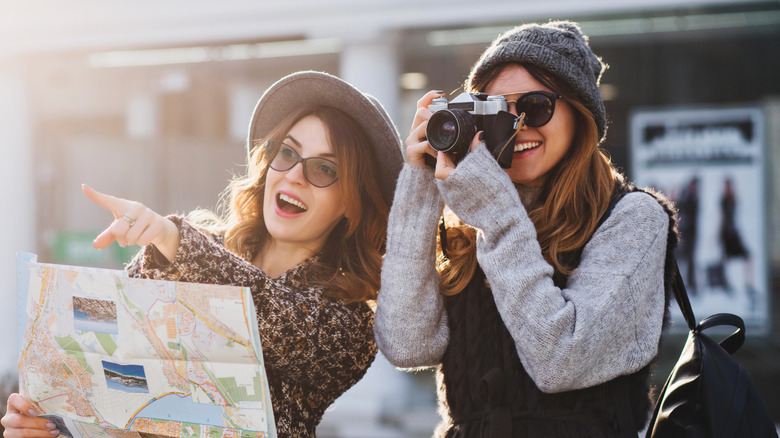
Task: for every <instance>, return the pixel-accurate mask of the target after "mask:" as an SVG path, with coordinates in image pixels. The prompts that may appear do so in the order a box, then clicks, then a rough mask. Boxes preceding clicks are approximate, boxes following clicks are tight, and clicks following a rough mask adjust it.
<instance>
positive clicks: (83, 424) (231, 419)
mask: <svg viewBox="0 0 780 438" xmlns="http://www.w3.org/2000/svg"><path fill="white" fill-rule="evenodd" d="M17 285H18V286H17V288H18V290H17V293H18V296H19V339H18V342H19V351H20V356H19V388H20V391H21V393H22V395H24V396H25V398H27V399H28V400H30V401H31V402H33V404H35V405H36V407H37V408H38V409H39V410H40V411H41V412H43V413H45V414H46V415H47V417H49V418H52V421H55V422H56V423H57V424H58V425H59V426H60V430H61V431H63V433H64V435H66V436H72V437H140V436H141V434H155V435H161V436H168V437H210V438H220V437H241V438H249V437H258V438H259V437H263V438H272V437H275V436H276V432H275V427H274V420H273V412H272V410H271V403H270V398H269V392H268V383H267V380H266V375H265V369H264V367H263V357H262V351H261V347H260V336H259V334H258V331H257V325H256V323H255V321H256V314H255V309H254V305H253V302H252V298H251V296H250V293H249V289H248V288H240V287H234V286H217V285H207V284H194V283H179V282H170V281H158V280H145V279H134V278H129V277H127V274H126V273H125V272H124V271H121V270H108V269H97V268H85V267H75V266H64V265H50V264H40V263H37V262H36V257H35V255H33V254H19V256H18V260H17ZM63 429H65V430H63Z"/></svg>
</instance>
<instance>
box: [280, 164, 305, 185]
mask: <svg viewBox="0 0 780 438" xmlns="http://www.w3.org/2000/svg"><path fill="white" fill-rule="evenodd" d="M284 177H285V178H286V179H287V180H288V181H290V182H292V183H297V184H304V183H305V182H306V178H305V177H304V175H303V161H299V162H297V163H295V166H293V167H292V168H291V169H290V170H288V171H287V172H286V173H285V175H284Z"/></svg>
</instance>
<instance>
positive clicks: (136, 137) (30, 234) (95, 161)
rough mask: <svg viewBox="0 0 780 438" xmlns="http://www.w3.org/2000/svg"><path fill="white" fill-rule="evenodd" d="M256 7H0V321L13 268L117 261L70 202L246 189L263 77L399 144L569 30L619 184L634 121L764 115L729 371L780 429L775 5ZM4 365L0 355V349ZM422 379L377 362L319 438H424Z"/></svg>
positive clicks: (406, 2)
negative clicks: (367, 98) (97, 243)
mask: <svg viewBox="0 0 780 438" xmlns="http://www.w3.org/2000/svg"><path fill="white" fill-rule="evenodd" d="M72 3H76V4H81V6H83V8H81V9H80V8H74V7H73V4H72ZM255 3H256V2H250V1H232V2H223V3H213V4H210V3H208V4H207V3H206V2H194V3H193V2H186V3H185V2H173V3H170V4H169V6H166V7H164V8H162V9H161V7H160V6H159V3H158V2H152V1H142V2H129V3H126V4H123V5H116V4H112V5H110V6H109V5H100V6H96V5H95V4H93V3H91V2H88V1H86V0H84V1H77V2H71V4H70V6H69V7H68V8H67V10H65V6H51V5H48V6H46V7H47V8H48V10H46V11H45V13H44V14H41V10H40V9H39V8H41V7H43V6H42V5H40V4H38V3H36V2H32V3H30V4H29V5H27V6H0V11H2V10H3V9H4V8H10V10H9V11H7V12H9V13H5V14H0V15H3V16H4V17H5V18H0V23H2V26H0V29H2V30H0V40H1V41H4V42H3V43H0V71H2V72H3V73H2V74H0V93H2V94H1V95H0V97H2V99H0V116H3V118H4V120H3V121H2V122H0V126H2V129H0V143H3V144H2V146H0V151H2V154H3V157H2V160H0V162H2V163H3V164H2V169H4V171H5V174H6V175H9V174H10V175H11V176H7V177H6V179H5V180H3V181H4V182H5V184H3V186H2V187H0V193H2V199H4V200H6V199H7V200H8V202H10V203H11V205H9V206H10V209H7V211H8V212H16V214H15V215H13V217H5V218H3V219H1V220H2V221H3V222H2V223H3V224H4V225H5V228H6V230H19V233H18V234H17V235H16V236H15V237H14V238H15V240H14V241H12V242H10V243H7V244H6V243H2V244H0V254H2V259H0V265H3V268H2V270H0V278H4V279H6V280H5V284H4V286H3V288H4V291H3V293H2V297H3V302H2V304H8V306H7V307H8V308H15V305H14V304H13V295H14V293H13V282H12V281H9V279H10V278H13V253H14V252H15V251H20V250H24V251H30V252H36V253H37V254H38V255H39V259H40V260H42V261H47V262H54V263H68V264H79V265H88V266H104V267H119V266H121V264H122V263H123V262H124V261H126V260H128V258H129V257H130V256H131V255H132V250H127V249H120V248H118V247H117V248H112V249H110V250H105V251H103V252H98V251H95V250H93V249H92V247H91V240H92V238H93V237H94V236H95V235H96V234H97V233H98V232H99V231H100V230H101V227H102V226H104V225H105V224H107V223H108V221H109V220H110V218H109V217H107V213H105V212H104V211H102V210H100V209H99V208H98V207H95V206H93V205H91V204H90V203H89V202H88V201H87V200H86V199H85V198H84V197H83V196H82V194H81V190H80V185H81V184H82V183H86V184H89V185H91V186H93V187H95V188H97V189H99V190H101V191H105V192H108V193H112V194H116V195H118V196H122V197H126V198H130V199H137V200H139V201H141V202H144V203H145V204H147V205H148V206H150V207H151V208H153V209H155V210H157V211H159V212H179V213H184V212H187V211H190V210H192V209H194V208H197V207H206V208H214V207H216V206H217V201H218V199H219V196H220V193H221V191H222V190H223V189H224V187H225V185H226V183H227V181H228V179H229V178H230V177H231V175H233V174H236V173H240V172H242V165H243V162H244V159H245V154H246V152H245V140H246V139H245V137H246V131H247V125H248V121H249V117H250V115H251V112H252V110H253V107H254V104H255V103H256V101H257V99H258V98H259V97H260V95H261V94H262V92H263V90H264V89H265V88H266V87H267V86H269V85H270V84H271V83H273V81H275V80H276V79H278V78H279V77H281V76H283V75H285V74H287V73H290V72H293V71H297V70H320V71H327V72H329V73H333V74H337V75H340V76H342V77H343V78H345V79H346V80H348V81H350V82H353V83H354V84H356V85H357V86H358V87H360V88H361V89H363V90H365V91H367V92H369V93H371V94H373V95H375V96H377V97H378V98H379V99H380V100H381V101H382V102H383V103H384V104H385V106H386V107H387V108H388V110H389V112H390V113H391V115H392V116H393V118H394V120H395V121H396V123H397V125H398V127H399V130H400V132H401V133H402V135H405V134H406V133H407V132H408V130H409V125H410V123H411V120H412V117H413V113H414V110H415V102H416V100H417V99H418V98H419V97H420V96H421V95H422V94H423V93H424V91H425V90H428V89H441V90H445V91H447V92H448V93H449V92H452V93H457V92H458V91H459V87H460V85H461V84H462V82H463V81H464V79H465V78H466V76H467V73H468V71H469V68H470V66H471V64H472V63H473V62H474V61H475V60H476V59H477V57H478V55H479V54H480V53H481V51H482V50H483V49H484V48H485V47H486V45H487V44H489V42H490V41H491V40H492V39H493V38H495V36H497V35H498V34H499V33H500V32H502V31H504V30H506V29H509V28H511V27H513V26H515V25H518V24H521V23H523V22H530V21H547V20H548V19H571V20H575V21H578V22H580V23H581V25H582V28H583V31H584V32H585V33H586V34H588V35H590V37H591V45H592V46H593V48H594V51H595V52H596V53H597V54H599V55H600V56H602V57H603V59H604V60H605V61H606V62H607V63H608V64H609V65H610V69H609V70H608V71H607V72H606V74H605V75H604V77H603V80H602V94H603V96H604V98H605V100H606V104H607V113H608V114H609V115H610V119H611V121H610V126H609V131H608V136H607V142H606V143H605V145H604V146H605V149H606V150H607V151H608V152H609V153H610V155H611V156H612V158H613V161H615V162H616V163H617V164H618V166H619V167H621V168H622V169H623V170H624V171H625V172H626V173H628V174H629V176H630V177H631V176H633V175H632V173H633V171H634V169H633V168H632V161H631V160H632V157H633V156H632V147H633V146H635V145H632V136H631V132H632V131H631V130H632V117H634V116H635V115H636V114H637V113H641V112H643V111H644V112H657V111H672V110H681V109H683V110H684V109H686V108H699V109H700V108H715V109H720V108H732V107H745V106H749V107H750V108H754V109H756V110H757V111H759V112H760V113H761V117H762V125H761V126H762V127H761V129H762V132H761V136H762V139H763V141H762V146H761V147H763V148H764V149H763V151H762V154H761V155H760V162H757V163H755V164H756V166H758V167H757V168H760V169H763V173H762V175H763V176H762V177H761V178H759V179H758V180H756V182H751V184H755V187H751V188H747V189H745V190H748V191H753V192H755V193H761V194H762V195H761V196H760V198H758V200H757V201H756V203H755V204H758V205H760V207H761V208H760V209H758V210H756V211H752V212H748V213H747V214H748V215H750V214H753V215H758V216H760V217H759V218H758V222H757V223H760V224H761V227H763V228H762V230H763V231H762V232H761V233H760V234H759V235H758V237H757V239H759V240H761V241H762V244H763V246H762V247H761V252H762V254H760V255H761V256H762V257H760V258H757V259H756V260H759V261H760V263H762V264H763V265H762V266H760V267H759V268H760V269H758V270H756V272H759V273H760V275H762V276H763V277H764V278H762V279H761V280H762V281H764V283H762V284H765V285H766V288H767V290H766V291H765V296H764V298H765V299H763V300H762V301H761V302H760V305H761V306H764V309H763V310H764V311H763V313H761V315H764V317H763V319H761V321H759V322H758V324H757V326H756V329H757V330H756V331H755V333H754V332H748V342H747V344H746V346H745V347H743V349H742V350H741V351H740V352H739V353H738V357H739V359H740V360H742V361H743V363H745V365H746V367H747V368H748V371H750V372H751V375H752V377H753V379H754V380H755V381H756V382H757V386H758V387H759V389H760V390H761V391H762V394H763V395H764V397H765V398H766V399H767V402H768V403H769V404H770V409H772V412H773V415H774V416H775V418H776V420H778V421H779V422H780V394H779V393H778V392H777V391H776V390H775V389H772V388H777V387H778V385H780V328H778V326H777V324H774V323H773V321H775V320H776V319H777V318H776V316H778V315H779V314H780V178H778V177H777V174H778V172H777V171H776V170H775V169H777V168H780V2H778V1H756V2H747V1H696V2H681V1H679V2H676V1H666V0H663V1H661V0H659V1H654V0H646V1H634V2H624V1H611V0H601V1H593V2H588V5H587V6H585V5H582V4H580V2H574V1H564V0H555V1H550V2H539V3H544V4H534V5H526V4H525V3H526V2H516V1H510V0H490V1H482V2H466V1H434V2H416V1H411V0H383V1H377V2H371V3H368V2H360V1H357V0H339V1H332V2H327V5H325V3H326V2H315V1H302V0H300V1H290V2H285V4H284V5H282V4H278V5H274V6H269V5H262V6H260V5H255ZM59 8H62V9H61V10H58V9H59ZM24 20H30V21H31V22H30V23H25V22H24ZM33 20H37V21H35V22H33ZM634 143H636V142H635V141H634ZM6 168H7V169H6ZM751 205H753V204H751ZM6 216H9V215H8V213H7V214H6ZM705 238H709V237H701V238H700V239H705ZM9 255H10V256H9ZM708 310H709V309H708ZM721 311H732V309H729V308H725V309H722V310H721ZM699 316H700V317H704V316H707V315H703V314H702V315H699ZM748 322H749V323H750V321H748ZM3 328H6V326H3ZM13 328H14V327H13V326H12V325H10V324H9V326H8V330H9V331H12V330H13ZM9 339H15V337H11V338H9ZM4 342H5V341H4ZM681 344H682V338H680V337H679V335H674V334H673V335H670V336H669V341H667V342H665V343H664V345H665V349H664V351H663V352H662V360H661V364H660V366H659V370H658V376H657V379H656V380H662V379H663V378H664V376H665V374H666V373H667V371H668V369H669V368H670V367H671V361H673V360H675V359H676V355H677V354H678V353H679V348H680V346H681ZM2 348H3V352H4V353H6V352H9V353H10V351H11V349H13V348H15V345H11V344H9V345H6V344H3V345H2ZM4 356H10V354H4ZM432 376H433V374H432V373H431V372H428V371H426V372H421V373H417V374H407V373H401V372H398V371H395V370H393V369H392V367H391V366H389V364H387V362H386V361H384V360H383V359H381V358H380V359H378V361H377V364H376V365H375V366H374V367H373V368H372V370H371V371H370V372H369V375H368V376H367V378H366V379H365V380H364V381H363V382H361V383H360V384H359V385H358V386H357V387H355V388H353V390H351V391H350V392H348V393H347V394H346V395H345V396H344V397H342V398H341V399H340V400H339V401H337V403H336V404H335V405H334V407H333V408H332V409H331V410H330V411H329V412H328V414H327V415H326V418H325V420H324V421H323V424H322V426H321V427H320V429H321V430H320V436H323V437H330V436H332V437H336V436H342V437H346V436H361V437H366V436H372V437H373V436H375V437H395V436H429V435H430V431H431V429H432V427H433V425H434V424H435V422H436V414H435V394H434V392H435V388H434V383H433V377H432ZM369 430H370V431H371V432H370V433H371V434H370V435H366V433H368V432H367V431H369Z"/></svg>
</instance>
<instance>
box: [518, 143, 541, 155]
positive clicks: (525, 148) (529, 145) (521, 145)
mask: <svg viewBox="0 0 780 438" xmlns="http://www.w3.org/2000/svg"><path fill="white" fill-rule="evenodd" d="M541 145H542V142H541V141H524V142H520V143H516V144H515V152H523V151H528V150H531V149H534V148H538V147H539V146H541Z"/></svg>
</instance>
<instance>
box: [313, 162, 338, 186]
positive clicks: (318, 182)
mask: <svg viewBox="0 0 780 438" xmlns="http://www.w3.org/2000/svg"><path fill="white" fill-rule="evenodd" d="M305 164H306V179H307V180H308V181H309V182H310V183H311V184H312V185H314V186H317V187H327V186H329V185H331V184H333V183H334V182H336V179H337V178H338V176H339V175H338V169H337V168H336V163H334V162H332V161H330V160H326V159H324V158H316V157H312V158H307V159H306V163H305Z"/></svg>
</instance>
